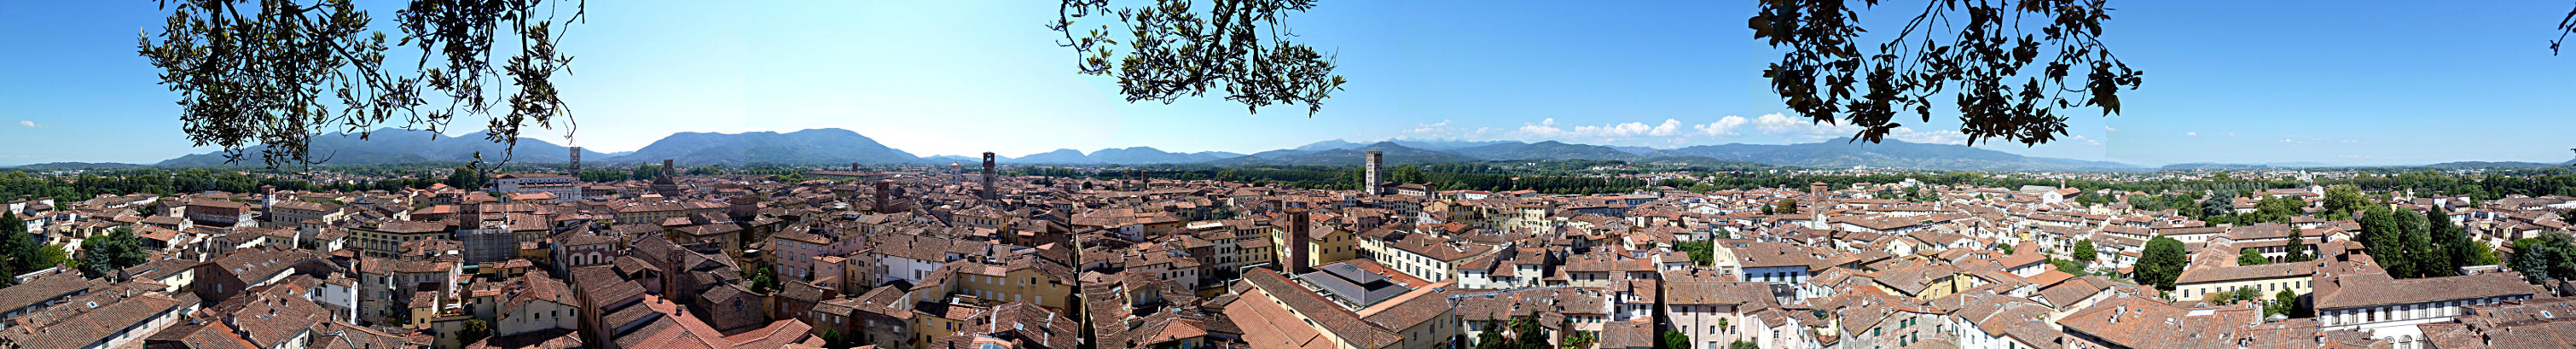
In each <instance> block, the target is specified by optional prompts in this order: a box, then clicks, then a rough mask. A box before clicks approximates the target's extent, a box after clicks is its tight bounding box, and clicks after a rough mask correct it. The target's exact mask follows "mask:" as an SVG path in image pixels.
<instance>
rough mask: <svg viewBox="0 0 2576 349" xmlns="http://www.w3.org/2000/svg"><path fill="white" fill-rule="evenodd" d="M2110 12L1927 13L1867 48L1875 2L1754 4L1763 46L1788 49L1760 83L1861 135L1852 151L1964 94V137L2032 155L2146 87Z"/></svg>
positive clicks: (2102, 2) (2029, 8)
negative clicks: (2115, 48)
mask: <svg viewBox="0 0 2576 349" xmlns="http://www.w3.org/2000/svg"><path fill="white" fill-rule="evenodd" d="M2107 2H2108V1H2107V0H2039V1H1977V0H1933V1H1926V2H1925V5H1924V8H1923V10H1922V12H1920V13H1917V14H1915V15H1914V16H1913V19H1912V20H1910V21H1905V22H1903V25H1902V26H1899V27H1898V28H1899V29H1898V30H1896V31H1895V32H1894V35H1892V36H1889V39H1887V41H1884V42H1881V43H1879V44H1877V45H1869V46H1864V45H1863V43H1864V42H1866V40H1864V39H1863V38H1862V35H1863V34H1864V33H1867V32H1868V30H1866V29H1863V26H1862V25H1861V23H1860V10H1865V9H1868V8H1869V7H1871V6H1875V5H1877V4H1878V2H1877V1H1844V0H1779V1H1756V2H1755V3H1757V4H1760V8H1759V10H1758V11H1757V12H1756V13H1755V14H1754V16H1753V18H1751V19H1749V20H1748V23H1749V26H1750V27H1751V28H1752V29H1753V38H1754V39H1758V40H1764V42H1766V43H1768V44H1769V45H1771V47H1775V48H1784V49H1785V50H1783V51H1785V52H1784V53H1782V54H1781V57H1780V60H1779V61H1778V62H1774V63H1772V64H1771V65H1770V67H1769V68H1766V69H1764V70H1763V71H1762V76H1763V77H1765V78H1769V79H1771V88H1772V90H1773V92H1775V93H1778V94H1779V95H1780V98H1781V101H1782V102H1783V103H1784V104H1786V106H1787V107H1788V108H1789V110H1791V111H1793V112H1796V113H1797V114H1798V115H1800V116H1804V117H1806V118H1808V119H1812V120H1814V121H1815V122H1818V123H1849V124H1851V125H1854V126H1859V127H1860V128H1861V131H1860V134H1857V135H1853V136H1852V140H1855V141H1869V142H1878V141H1879V140H1880V139H1881V138H1883V137H1885V136H1886V135H1887V134H1888V133H1891V132H1894V131H1895V130H1896V128H1897V127H1899V126H1903V124H1902V123H1898V122H1895V118H1896V117H1897V116H1898V115H1899V114H1912V115H1911V116H1914V117H1915V118H1918V119H1921V120H1923V121H1925V122H1929V121H1931V119H1932V108H1933V105H1934V104H1937V103H1938V102H1936V98H1938V97H1945V96H1950V95H1953V94H1955V95H1956V97H1955V99H1954V101H1955V103H1953V104H1955V106H1956V107H1957V108H1958V111H1959V121H1960V124H1961V127H1960V129H1959V132H1960V133H1963V134H1966V135H1967V138H1968V142H1969V143H1970V144H1974V143H1977V142H1978V141H1981V140H1985V139H1988V138H1999V139H2002V140H2004V141H2009V142H2018V143H2023V144H2033V145H2035V144H2040V143H2047V142H2048V141H2050V140H2054V139H2056V137H2057V136H2058V135H2063V134H2065V133H2066V119H2067V116H2064V115H2061V114H2060V113H2058V111H2057V109H2060V108H2083V107H2100V108H2101V109H2102V113H2103V115H2110V114H2116V113H2119V112H2120V98H2119V92H2118V91H2119V90H2121V89H2136V88H2138V86H2139V85H2140V84H2141V83H2142V82H2144V80H2143V79H2141V78H2140V76H2141V75H2143V73H2142V72H2140V71H2138V70H2134V69H2130V68H2129V65H2128V64H2126V63H2122V62H2120V59H2119V57H2117V56H2114V55H2112V54H2111V50H2110V47H2109V46H2107V45H2105V44H2103V42H2102V40H2101V37H2102V28H2103V26H2102V24H2103V22H2104V21H2107V20H2110V19H2111V15H2110V13H2111V7H2109V5H2108V4H2107ZM1856 4H1857V5H1859V7H1858V8H1855V6H1854V5H1856ZM1960 17H1964V18H1960ZM1899 18H1902V17H1899ZM2026 19H2027V21H2025V20H2026ZM2025 23H2036V24H2037V26H2036V28H2037V30H2030V29H2029V28H2030V27H2026V26H2024V24H2025ZM2043 54H2045V55H2046V56H2043ZM2042 58H2046V59H2045V60H2042ZM2042 62H2044V63H2042ZM2035 63H2037V64H2041V65H2040V66H2039V67H2040V68H2039V69H2038V70H2037V71H2035V72H2034V71H2032V70H2031V69H2029V68H2030V67H2032V64H2035ZM2016 80H2018V81H2016Z"/></svg>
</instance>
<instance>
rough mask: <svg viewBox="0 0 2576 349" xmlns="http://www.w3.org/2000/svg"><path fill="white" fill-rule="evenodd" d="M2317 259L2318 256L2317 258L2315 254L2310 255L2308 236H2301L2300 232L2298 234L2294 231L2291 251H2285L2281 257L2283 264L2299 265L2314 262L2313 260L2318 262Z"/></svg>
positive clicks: (2291, 235) (2291, 238) (2291, 236)
mask: <svg viewBox="0 0 2576 349" xmlns="http://www.w3.org/2000/svg"><path fill="white" fill-rule="evenodd" d="M2316 259H2317V256H2315V255H2314V254H2310V253H2308V238H2307V236H2304V235H2301V234H2300V233H2298V232H2297V231H2295V230H2294V231H2292V232H2291V233H2290V247H2289V251H2285V252H2283V255H2282V256H2281V261H2283V262H2291V263H2298V262H2306V261H2313V260H2316Z"/></svg>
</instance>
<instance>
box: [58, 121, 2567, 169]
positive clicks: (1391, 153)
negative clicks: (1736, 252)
mask: <svg viewBox="0 0 2576 349" xmlns="http://www.w3.org/2000/svg"><path fill="white" fill-rule="evenodd" d="M432 135H434V134H432V133H429V132H426V131H406V130H400V129H385V130H380V131H377V132H376V133H375V134H374V135H373V136H371V137H369V139H367V140H363V141H362V140H358V139H356V138H355V137H345V136H332V137H322V138H317V139H315V141H314V145H313V149H314V153H315V155H316V156H324V157H329V158H330V162H328V163H329V164H384V163H405V162H425V161H465V160H467V159H469V158H471V157H472V154H473V153H474V152H476V151H482V152H483V153H484V154H485V156H486V157H492V156H497V154H500V153H501V151H500V145H498V144H493V143H491V142H486V141H484V140H483V139H482V138H480V137H437V138H436V139H435V140H433V139H431V136H432ZM259 149H260V148H252V149H249V151H254V152H255V151H258V150H259ZM1372 150H1374V151H1382V152H1385V153H1386V162H1387V163H1388V164H1391V165H1393V164H1430V163H1460V162H1479V161H1514V160H1533V161H1536V160H1625V161H1639V162H1656V163H1669V164H1691V165H1708V166H1733V165H1768V166H1805V167H1826V168H1847V167H1873V168H1903V169H1936V170H1986V171H2004V170H2076V171H2130V170H2146V169H2147V168H2142V167H2138V166H2134V165H2128V164H2122V163H2117V162H2108V161H2087V160H2074V159H2062V158H2045V157H2028V156H2022V155H2017V154H2013V153H2007V152H2003V151H1996V150H1989V149H1981V148H1974V147H1968V146H1961V145H1943V144H1922V143H1907V142H1902V141H1893V140H1891V141H1887V142H1885V143H1876V144H1871V143H1844V142H1823V143H1804V144H1778V145H1774V144H1723V145H1702V146H1693V147H1686V148H1676V149H1655V148H1649V147H1637V146H1602V145H1590V144H1576V143H1565V142H1559V141H1542V142H1537V143H1522V142H1515V141H1455V140H1450V141H1417V140H1396V141H1383V142H1376V143H1368V144H1361V143H1353V142H1349V141H1345V140H1338V139H1336V140H1328V141H1321V142H1315V143H1311V144H1306V145H1303V146H1298V147H1296V148H1290V149H1278V150H1270V151H1263V152H1257V153H1252V154H1237V153H1230V152H1217V151H1208V152H1195V153H1185V152H1170V151H1164V150H1161V149H1155V148H1152V147H1129V148H1111V149H1101V150H1099V151H1094V152H1089V153H1085V152H1082V151H1078V150H1073V149H1058V150H1055V151H1049V152H1044V153H1037V154H1028V155H1025V156H1020V157H1016V158H1013V157H997V159H996V160H997V161H999V162H1003V163H1012V164H1062V165H1131V164H1173V163H1205V164H1213V165H1238V164H1282V165H1356V164H1359V163H1360V162H1361V161H1362V159H1363V158H1365V157H1366V156H1365V153H1366V152H1368V151H1372ZM566 152H568V149H566V148H564V147H562V146H558V145H554V144H551V143H547V142H545V141H540V140H533V139H523V140H521V141H520V143H519V150H518V151H517V155H516V156H518V158H517V159H515V160H514V161H517V162H562V161H565V160H566V158H567V156H566ZM583 154H584V155H583V159H584V160H588V161H592V162H596V163H654V162H659V161H661V160H662V159H672V160H674V161H677V162H679V163H681V164H683V165H684V166H691V167H694V166H702V165H705V164H717V163H729V164H743V163H780V164H815V165H844V164H849V163H853V162H856V163H863V164H922V163H929V164H944V163H974V162H979V161H981V159H979V158H977V157H975V156H972V155H936V156H930V157H916V156H913V155H912V153H908V152H905V151H903V150H900V149H894V148H891V147H887V146H885V145H883V144H879V143H877V142H876V140H874V139H870V138H868V137H867V136H863V135H860V134H859V133H858V132H853V131H850V130H844V129H835V128H827V129H811V130H803V131H796V132H788V133H777V132H748V133H736V134H724V133H704V132H682V133H675V134H671V135H670V136H667V137H663V138H662V139H661V140H657V141H654V142H653V143H652V144H651V145H648V146H645V147H644V148H642V149H636V150H635V151H633V152H624V153H618V154H601V153H596V152H584V153H583ZM222 161H223V159H222V157H221V155H220V154H215V153H209V154H193V155H188V156H182V157H179V158H175V159H170V160H168V161H163V162H161V163H160V164H159V165H173V166H202V165H218V164H222ZM2458 165H2459V166H2470V165H2472V164H2458ZM2487 165H2498V164H2487ZM29 166H36V165H29ZM47 166H76V165H71V164H60V165H47ZM91 166H113V165H91ZM2220 166H2244V165H2219V164H2180V165H2173V166H2166V168H2168V169H2172V168H2201V167H2209V168H2224V167H2220ZM2256 166H2260V165H2256ZM2514 166H2520V165H2518V164H2517V165H2514ZM21 168H26V167H21ZM2262 168H2268V167H2262Z"/></svg>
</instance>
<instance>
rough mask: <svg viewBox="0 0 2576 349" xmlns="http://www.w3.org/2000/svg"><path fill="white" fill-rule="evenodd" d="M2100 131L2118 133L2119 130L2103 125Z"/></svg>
mask: <svg viewBox="0 0 2576 349" xmlns="http://www.w3.org/2000/svg"><path fill="white" fill-rule="evenodd" d="M2102 130H2103V131H2110V132H2120V129H2116V128H2111V126H2109V125H2104V126H2102Z"/></svg>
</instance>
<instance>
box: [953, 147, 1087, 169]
mask: <svg viewBox="0 0 2576 349" xmlns="http://www.w3.org/2000/svg"><path fill="white" fill-rule="evenodd" d="M977 161H982V160H977ZM994 161H997V162H1009V163H1018V164H1066V165H1080V164H1097V163H1100V161H1099V160H1093V159H1092V158H1091V156H1090V155H1083V154H1082V151H1080V150H1073V149H1056V150H1055V151H1049V152H1044V153H1037V154H1029V155H1022V156H1020V157H1017V158H1011V160H1010V161H1001V160H998V159H996V160H994Z"/></svg>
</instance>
